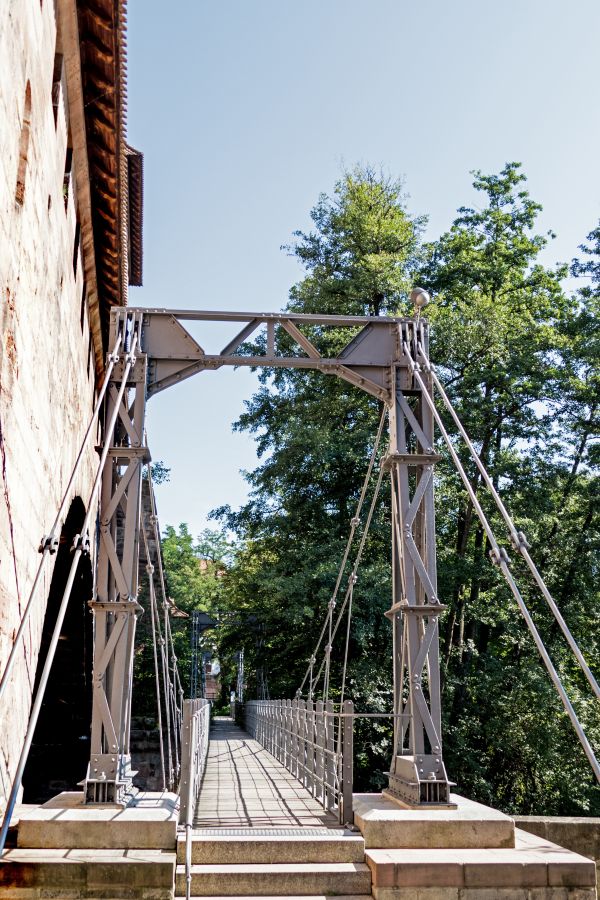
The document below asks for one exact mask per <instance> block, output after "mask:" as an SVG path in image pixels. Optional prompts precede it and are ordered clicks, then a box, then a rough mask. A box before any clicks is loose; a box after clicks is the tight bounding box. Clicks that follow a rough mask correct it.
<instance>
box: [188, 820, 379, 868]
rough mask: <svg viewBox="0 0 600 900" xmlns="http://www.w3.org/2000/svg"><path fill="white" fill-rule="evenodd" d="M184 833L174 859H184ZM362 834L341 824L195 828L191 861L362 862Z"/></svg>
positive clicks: (211, 863)
mask: <svg viewBox="0 0 600 900" xmlns="http://www.w3.org/2000/svg"><path fill="white" fill-rule="evenodd" d="M185 845H186V839H185V835H180V836H179V837H178V839H177V861H178V862H179V863H183V862H185ZM364 857H365V842H364V839H363V837H362V835H360V834H357V833H355V832H352V831H348V830H347V829H344V828H336V829H334V828H272V829H269V828H262V829H261V828H251V829H249V828H246V829H232V828H228V829H218V828H207V829H196V830H195V831H194V832H193V833H192V863H194V864H197V865H219V864H220V863H224V862H227V863H232V864H244V863H337V862H364Z"/></svg>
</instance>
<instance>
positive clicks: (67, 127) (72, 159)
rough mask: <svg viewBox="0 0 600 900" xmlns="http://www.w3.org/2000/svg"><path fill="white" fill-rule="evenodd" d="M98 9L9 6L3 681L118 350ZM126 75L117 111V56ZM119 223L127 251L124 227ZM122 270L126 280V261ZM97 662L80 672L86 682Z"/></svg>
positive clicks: (2, 771)
mask: <svg viewBox="0 0 600 900" xmlns="http://www.w3.org/2000/svg"><path fill="white" fill-rule="evenodd" d="M95 5H96V7H98V6H101V5H102V2H100V3H96V4H95ZM86 6H87V4H86V3H84V2H79V3H76V0H55V2H54V3H53V2H52V0H6V2H3V3H2V4H0V289H1V306H0V316H1V324H2V342H1V348H0V353H1V356H0V481H1V489H0V674H1V673H2V672H3V671H4V668H5V664H6V660H7V658H8V655H9V653H10V650H11V647H12V644H13V640H14V637H15V634H16V631H17V628H18V625H19V622H20V618H21V614H22V612H23V609H24V606H25V604H26V602H27V598H28V595H29V592H30V587H31V584H32V582H33V579H34V576H35V572H36V569H37V567H38V565H39V562H40V559H41V557H40V555H39V553H38V546H39V544H40V539H41V538H42V536H43V535H44V534H46V533H47V532H48V531H49V529H50V527H51V525H52V523H53V520H54V517H55V515H56V512H57V510H58V508H59V505H60V502H61V499H62V496H63V492H64V490H65V487H66V485H67V483H68V481H69V477H70V474H71V471H72V469H73V465H74V462H75V459H76V456H77V453H78V451H79V448H80V446H81V442H82V438H83V435H84V432H85V430H86V427H87V425H88V423H89V421H90V417H91V414H92V409H93V405H94V402H95V397H96V391H97V388H98V386H99V383H100V379H101V378H102V368H103V357H104V353H105V350H106V348H105V347H103V344H102V339H103V338H102V335H103V332H104V333H105V331H106V328H105V324H106V304H105V308H104V309H103V304H102V289H103V288H102V283H101V279H100V277H98V275H97V272H98V271H99V268H100V263H101V262H102V259H101V256H102V249H101V248H102V247H103V246H104V245H103V244H102V241H101V240H100V239H99V238H100V236H99V233H98V232H99V225H98V220H97V219H96V220H95V219H94V209H93V197H94V194H93V191H91V190H90V184H91V180H90V167H89V159H88V157H89V155H90V142H91V141H92V142H93V141H94V139H95V138H94V128H95V126H96V122H94V121H93V120H92V119H91V115H92V114H91V113H89V112H88V111H87V110H86V107H85V104H84V81H85V74H86V71H85V67H86V66H91V65H92V64H93V58H92V55H90V54H89V53H88V54H87V57H86V58H85V59H84V54H83V53H82V52H81V51H80V28H81V19H82V15H85V14H86V12H87V11H86V9H85V7H86ZM108 6H109V7H110V9H111V11H112V12H113V13H114V14H115V15H118V14H119V12H122V4H121V2H119V0H110V2H109V3H108ZM109 30H110V29H109ZM115 66H116V70H117V75H119V77H120V81H119V84H118V85H117V87H118V89H117V88H115V89H114V91H113V94H114V103H115V104H119V103H121V98H120V97H119V96H118V93H119V90H121V91H122V90H123V87H122V81H123V71H122V60H121V58H120V57H119V56H117V59H116V64H115ZM119 85H120V86H119ZM113 136H114V135H113ZM116 146H117V148H118V153H117V158H116V159H115V160H114V163H115V167H116V170H117V171H119V170H120V167H121V169H122V160H121V158H120V157H119V153H121V149H122V157H123V159H125V161H126V157H125V153H126V149H124V148H125V145H124V140H123V139H122V135H121V134H117V139H116ZM92 181H93V179H92ZM115 196H116V209H117V212H118V214H119V217H120V218H121V219H122V221H127V218H126V217H125V216H124V215H123V216H122V215H121V214H122V212H123V209H122V207H123V203H124V202H126V197H127V191H126V190H123V191H121V193H120V194H119V193H116V194H115ZM123 197H125V201H123V199H122V198H123ZM109 224H111V225H112V228H113V231H114V232H116V233H117V234H119V235H120V236H121V238H123V239H124V240H125V241H126V239H127V237H128V236H127V234H126V232H125V233H124V234H123V230H122V227H121V222H116V223H115V222H112V223H109ZM99 248H100V252H99ZM123 260H124V262H123V261H121V262H120V263H119V264H120V265H121V267H123V265H124V266H125V270H126V262H127V254H126V252H124V253H123ZM111 264H112V265H113V268H114V260H113V261H111ZM125 274H126V271H125ZM121 283H122V284H126V278H125V280H124V281H122V282H121ZM125 301H126V297H125V295H124V291H123V290H122V291H121V293H120V296H119V298H118V299H117V301H115V299H114V297H113V298H112V299H111V302H112V303H113V304H114V303H115V302H120V303H123V302H125ZM98 439H99V434H94V435H93V436H92V439H91V440H90V441H89V444H88V447H87V450H86V453H85V457H84V460H83V464H82V466H81V468H80V470H79V474H78V476H77V478H76V480H75V483H74V485H73V488H72V490H71V491H70V494H71V496H70V497H69V498H68V501H67V503H66V506H65V513H64V518H66V516H67V514H68V512H69V509H70V508H71V507H72V501H74V500H75V499H76V498H80V500H78V501H76V503H77V508H78V509H80V510H83V507H86V508H87V506H88V503H89V502H90V492H91V488H92V484H93V480H94V474H95V470H96V467H97V465H98V456H97V453H96V452H95V449H94V447H95V444H96V443H97V441H98ZM81 501H82V503H83V506H82V503H81ZM91 503H92V505H94V504H95V503H96V500H95V498H92V500H91ZM71 537H72V535H69V539H70V538H71ZM93 543H94V542H93V540H92V545H93ZM92 553H93V546H92ZM56 559H57V557H56V556H49V557H47V560H46V564H45V569H44V576H43V581H42V584H41V585H40V588H39V590H38V592H37V594H36V597H35V601H34V604H33V612H32V615H31V618H30V620H29V625H28V627H27V630H26V634H25V640H24V641H23V644H22V649H21V650H20V651H19V654H18V659H17V662H16V664H15V667H14V669H13V673H12V677H11V682H10V685H9V687H8V689H7V690H6V692H5V694H4V696H3V697H2V699H1V700H0V807H1V806H2V804H3V802H4V801H5V799H6V796H7V794H8V792H9V790H10V782H11V778H12V775H13V773H14V771H15V766H16V764H17V760H18V757H19V753H20V750H21V746H22V742H23V737H24V734H25V731H26V728H27V722H28V717H29V711H30V706H31V697H32V690H33V686H34V680H35V676H36V666H37V664H38V656H39V652H40V644H41V640H42V632H43V629H44V619H45V614H46V606H47V598H48V594H49V590H50V585H51V580H52V576H53V568H54V565H55V561H56ZM84 583H85V580H84V581H81V579H79V580H78V582H76V588H79V591H80V593H81V592H82V591H85V592H87V591H88V590H89V593H87V596H75V594H76V593H77V590H76V589H74V591H73V595H72V597H71V601H70V603H71V606H72V605H73V604H76V605H77V607H78V608H79V609H80V610H81V616H80V621H81V622H85V620H86V616H89V613H88V611H87V605H86V604H87V601H88V600H89V599H91V585H90V586H89V587H87V586H86V587H85V589H84V588H83V587H82V585H83V584H84ZM48 624H49V623H48V621H47V622H46V629H47V628H48ZM50 624H51V623H50ZM72 627H73V626H72ZM85 627H87V626H85ZM80 628H81V633H80V635H77V634H75V633H73V634H70V635H62V636H63V637H64V640H71V642H72V644H73V645H74V649H75V651H76V652H79V651H78V650H77V647H78V641H79V642H80V643H81V651H80V652H81V653H83V654H86V653H89V652H90V649H91V648H89V647H87V646H86V642H85V640H84V635H83V631H84V630H85V628H84V626H83V625H81V626H80ZM59 646H60V644H59ZM72 650H73V647H72ZM88 662H89V661H88V660H86V659H83V660H82V661H81V666H80V669H81V672H85V671H87V669H86V667H88ZM73 677H74V679H76V678H78V677H79V670H77V671H76V672H74V675H73ZM63 680H64V679H63ZM63 687H64V685H63ZM77 687H79V686H77ZM66 702H68V698H67V701H66ZM82 738H84V739H85V736H83V735H82ZM26 789H27V785H26Z"/></svg>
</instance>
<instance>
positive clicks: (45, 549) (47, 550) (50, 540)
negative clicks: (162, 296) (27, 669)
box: [0, 331, 123, 699]
mask: <svg viewBox="0 0 600 900" xmlns="http://www.w3.org/2000/svg"><path fill="white" fill-rule="evenodd" d="M122 342H123V333H122V331H119V334H118V336H117V340H116V342H115V346H114V347H113V349H112V352H111V353H110V354H109V356H108V366H107V368H106V372H105V376H104V381H103V383H102V387H101V389H100V393H99V394H98V398H97V400H96V403H95V405H94V410H93V412H92V417H91V419H90V422H89V425H88V427H87V429H86V432H85V434H84V436H83V440H82V442H81V447H80V448H79V452H78V454H77V458H76V459H75V464H74V466H73V470H72V472H71V476H70V478H69V481H68V483H67V486H66V488H65V490H64V492H63V498H62V500H61V503H60V506H59V508H58V512H57V514H56V517H55V519H54V522H53V523H52V527H51V529H50V531H49V533H48V534H47V535H44V537H43V538H42V542H41V545H40V551H41V554H42V558H41V560H40V563H39V565H38V568H37V571H36V573H35V578H34V579H33V584H32V585H31V590H30V591H29V597H28V598H27V603H26V605H25V609H24V611H23V615H22V617H21V621H20V623H19V628H18V629H17V633H16V635H15V638H14V640H13V644H12V647H11V649H10V653H9V656H8V660H7V662H6V666H5V669H4V672H3V673H2V678H1V679H0V699H2V695H3V693H4V691H5V690H6V687H7V685H8V680H9V678H10V673H11V671H12V668H13V665H14V663H15V660H16V656H17V650H18V649H19V645H20V643H21V639H22V637H23V634H24V632H25V626H26V625H27V622H28V621H29V616H30V614H31V611H32V609H33V601H34V599H35V595H36V593H37V589H38V587H39V585H40V581H41V579H42V573H43V570H44V566H45V564H46V560H47V558H48V556H49V555H50V554H52V553H55V552H56V547H57V540H56V531H57V529H58V527H59V525H60V520H61V518H62V515H63V513H64V511H65V507H66V505H67V501H68V499H69V496H70V493H71V488H72V487H73V483H74V481H75V477H76V475H77V472H78V471H79V467H80V465H81V461H82V459H83V454H84V452H85V448H86V446H87V442H88V440H89V438H90V435H91V434H92V429H93V427H94V425H95V424H96V421H97V419H98V415H99V413H100V409H101V407H102V403H103V402H104V397H105V395H106V391H107V389H108V382H109V380H110V376H111V374H112V371H113V369H114V367H115V365H116V364H117V362H118V361H119V349H120V346H121V343H122Z"/></svg>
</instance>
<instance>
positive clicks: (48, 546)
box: [38, 534, 59, 555]
mask: <svg viewBox="0 0 600 900" xmlns="http://www.w3.org/2000/svg"><path fill="white" fill-rule="evenodd" d="M58 541H59V539H58V538H57V537H55V535H54V534H45V535H44V536H43V537H42V540H41V541H40V546H39V548H38V552H39V553H44V552H45V551H46V550H48V552H49V553H50V554H51V555H53V554H54V553H56V552H57V551H58Z"/></svg>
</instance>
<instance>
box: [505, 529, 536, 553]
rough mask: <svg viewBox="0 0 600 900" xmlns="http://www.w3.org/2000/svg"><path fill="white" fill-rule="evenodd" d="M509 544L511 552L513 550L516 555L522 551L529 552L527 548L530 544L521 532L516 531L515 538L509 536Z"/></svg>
mask: <svg viewBox="0 0 600 900" xmlns="http://www.w3.org/2000/svg"><path fill="white" fill-rule="evenodd" d="M510 543H511V547H512V548H513V550H515V551H516V552H517V553H522V552H523V550H529V548H530V547H531V544H530V543H529V541H528V540H527V538H526V537H525V535H524V534H523V532H522V531H517V533H516V536H515V535H514V534H511V536H510Z"/></svg>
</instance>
